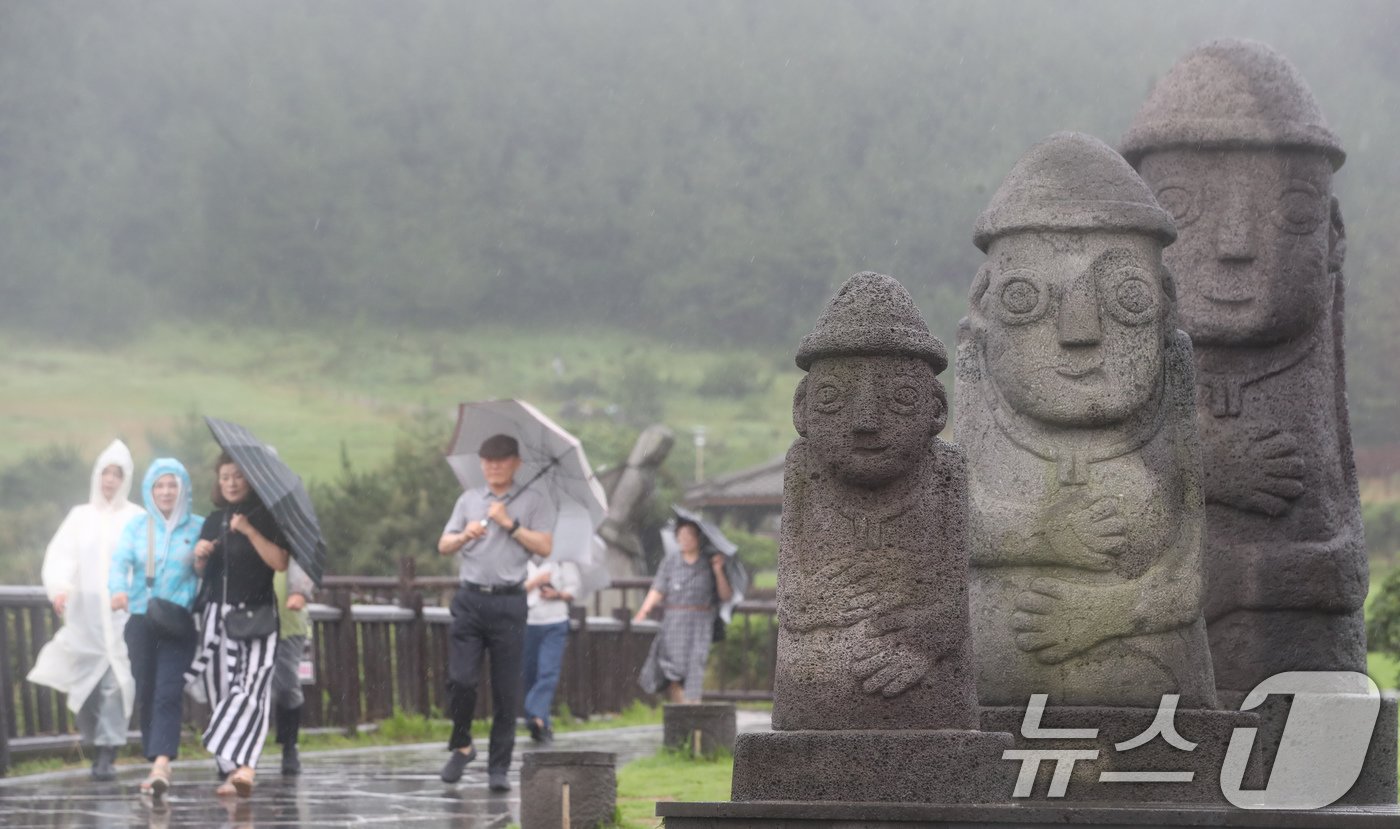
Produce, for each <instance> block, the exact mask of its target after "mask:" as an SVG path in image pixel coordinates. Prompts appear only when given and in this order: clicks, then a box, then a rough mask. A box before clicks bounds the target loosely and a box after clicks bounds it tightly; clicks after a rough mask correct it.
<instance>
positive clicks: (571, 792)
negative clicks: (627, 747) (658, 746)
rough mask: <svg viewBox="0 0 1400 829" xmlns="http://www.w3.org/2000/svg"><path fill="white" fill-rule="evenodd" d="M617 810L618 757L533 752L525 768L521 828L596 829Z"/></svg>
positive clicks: (608, 822) (600, 753) (602, 753)
mask: <svg viewBox="0 0 1400 829" xmlns="http://www.w3.org/2000/svg"><path fill="white" fill-rule="evenodd" d="M616 811H617V755H616V754H613V753H612V752H607V751H527V752H525V754H524V760H523V762H522V765H521V768H520V826H521V829H563V827H568V828H569V829H593V827H597V826H606V825H611V824H612V822H613V817H614V814H615V812H616Z"/></svg>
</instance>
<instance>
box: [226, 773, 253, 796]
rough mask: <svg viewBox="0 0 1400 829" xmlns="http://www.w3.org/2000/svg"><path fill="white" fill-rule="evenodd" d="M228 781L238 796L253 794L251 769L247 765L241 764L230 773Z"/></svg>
mask: <svg viewBox="0 0 1400 829" xmlns="http://www.w3.org/2000/svg"><path fill="white" fill-rule="evenodd" d="M228 782H229V784H232V785H233V788H234V791H236V792H238V796H239V797H245V798H246V797H252V796H253V770H252V769H251V768H249V767H248V766H243V767H241V768H239V769H238V770H237V771H235V772H234V773H233V774H230V775H229V777H228Z"/></svg>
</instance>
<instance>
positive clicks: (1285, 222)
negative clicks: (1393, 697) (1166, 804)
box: [1123, 40, 1368, 692]
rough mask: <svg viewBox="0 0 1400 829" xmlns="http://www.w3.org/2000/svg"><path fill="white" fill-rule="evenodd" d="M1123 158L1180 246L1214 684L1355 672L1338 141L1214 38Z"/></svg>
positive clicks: (1264, 58) (1276, 78)
mask: <svg viewBox="0 0 1400 829" xmlns="http://www.w3.org/2000/svg"><path fill="white" fill-rule="evenodd" d="M1123 154H1124V155H1125V156H1126V157H1127V159H1128V160H1129V161H1130V162H1132V163H1133V164H1134V165H1135V166H1136V167H1137V168H1138V170H1139V171H1140V172H1141V174H1142V177H1143V178H1144V179H1145V180H1146V181H1147V182H1148V183H1149V184H1150V185H1151V186H1152V187H1153V189H1154V190H1155V191H1156V194H1157V199H1158V200H1159V201H1160V202H1161V204H1162V205H1163V206H1164V207H1166V208H1167V209H1168V210H1170V211H1171V212H1172V214H1173V215H1174V216H1175V219H1176V225H1177V228H1178V229H1179V231H1180V233H1181V239H1180V240H1179V241H1178V242H1177V243H1176V244H1175V245H1173V246H1172V247H1171V248H1170V249H1168V250H1167V252H1166V254H1165V259H1166V262H1167V264H1168V266H1170V268H1171V269H1172V272H1173V273H1174V274H1175V275H1176V277H1177V280H1178V284H1179V286H1180V294H1181V299H1180V309H1181V321H1182V327H1183V328H1185V329H1186V332H1187V333H1188V334H1190V335H1191V339H1192V342H1193V343H1194V345H1195V363H1196V382H1197V394H1196V407H1197V410H1198V412H1199V423H1200V429H1201V436H1202V440H1203V444H1204V463H1205V496H1206V528H1205V564H1206V571H1207V580H1206V585H1207V594H1206V618H1207V620H1208V621H1209V623H1210V647H1211V651H1212V653H1213V655H1214V658H1215V675H1216V682H1217V683H1218V685H1219V686H1220V687H1221V688H1222V689H1229V690H1232V691H1235V692H1245V691H1248V690H1249V689H1251V688H1253V687H1254V686H1255V685H1256V684H1257V683H1258V682H1260V681H1261V680H1263V679H1264V678H1266V677H1268V676H1271V675H1273V674H1276V673H1280V672H1282V671H1298V670H1303V671H1310V670H1311V671H1316V670H1352V671H1365V670H1366V647H1365V628H1364V625H1363V620H1362V609H1361V608H1362V602H1363V600H1364V599H1365V597H1366V589H1367V584H1368V573H1367V562H1366V547H1365V543H1364V540H1363V537H1362V527H1361V514H1360V502H1359V496H1358V492H1357V481H1356V470H1355V465H1354V462H1353V460H1352V448H1351V435H1350V429H1349V426H1348V421H1347V409H1346V377H1345V372H1344V366H1343V353H1342V297H1343V279H1342V272H1341V268H1342V259H1343V257H1344V254H1345V239H1346V233H1345V230H1344V228H1343V226H1342V216H1341V212H1340V209H1339V207H1338V202H1337V198H1336V197H1335V196H1334V195H1332V174H1333V172H1334V171H1335V170H1336V169H1337V168H1339V167H1340V166H1341V165H1342V162H1343V160H1344V159H1345V157H1346V156H1345V154H1344V153H1343V151H1342V146H1341V142H1340V141H1339V140H1338V139H1337V136H1336V135H1334V134H1333V133H1332V131H1331V130H1330V129H1329V128H1328V126H1327V123H1326V121H1325V120H1324V119H1323V117H1322V112H1321V111H1320V110H1319V108H1318V105H1317V102H1316V101H1315V100H1314V99H1313V96H1312V93H1311V92H1310V91H1309V90H1308V87H1307V85H1306V84H1305V83H1304V81H1303V79H1302V77H1301V76H1300V75H1299V74H1298V72H1297V70H1296V69H1294V67H1293V66H1292V64H1290V63H1289V62H1288V60H1287V59H1285V58H1284V57H1283V56H1282V55H1280V54H1278V53H1277V52H1275V51H1274V50H1273V49H1271V48H1269V47H1268V46H1265V45H1264V44H1262V43H1256V42H1252V41H1246V40H1218V41H1214V42H1211V43H1207V44H1205V45H1204V46H1201V47H1200V48H1198V49H1196V50H1195V51H1193V52H1191V53H1190V54H1189V55H1187V56H1186V57H1185V58H1183V59H1182V60H1181V61H1180V62H1179V63H1177V64H1176V66H1174V67H1173V68H1172V69H1171V71H1170V72H1168V73H1167V75H1166V76H1165V77H1164V78H1163V79H1162V81H1161V82H1160V83H1159V84H1158V85H1157V87H1156V89H1154V90H1153V92H1152V94H1151V95H1150V96H1149V97H1148V99H1147V102H1146V103H1144V104H1143V106H1142V109H1141V110H1140V111H1139V112H1138V114H1137V117H1136V118H1135V119H1134V121H1133V123H1132V126H1131V127H1130V128H1129V129H1128V132H1127V134H1126V135H1125V136H1124V138H1123Z"/></svg>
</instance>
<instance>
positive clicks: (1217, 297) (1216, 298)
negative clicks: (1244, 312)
mask: <svg viewBox="0 0 1400 829" xmlns="http://www.w3.org/2000/svg"><path fill="white" fill-rule="evenodd" d="M1201 296H1202V297H1204V298H1205V299H1207V300H1209V301H1210V302H1214V303H1216V304H1217V305H1247V304H1248V303H1251V302H1253V301H1254V297H1252V296H1249V295H1247V294H1246V295H1240V294H1218V293H1213V294H1208V293H1206V292H1204V291H1202V292H1201Z"/></svg>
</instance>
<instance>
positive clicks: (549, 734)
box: [540, 725, 554, 745]
mask: <svg viewBox="0 0 1400 829" xmlns="http://www.w3.org/2000/svg"><path fill="white" fill-rule="evenodd" d="M540 742H541V743H543V744H544V745H549V744H550V743H552V742H554V729H553V728H550V727H549V726H547V725H546V726H545V727H544V728H541V729H540Z"/></svg>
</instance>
